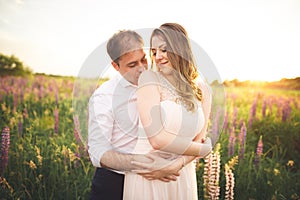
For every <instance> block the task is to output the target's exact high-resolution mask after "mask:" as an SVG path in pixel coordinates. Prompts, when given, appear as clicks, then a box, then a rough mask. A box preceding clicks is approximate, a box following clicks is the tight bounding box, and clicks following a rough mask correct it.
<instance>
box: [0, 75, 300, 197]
mask: <svg viewBox="0 0 300 200" xmlns="http://www.w3.org/2000/svg"><path fill="white" fill-rule="evenodd" d="M83 82H84V83H86V85H81V84H80V85H81V86H82V87H83V88H81V89H80V90H78V91H79V92H82V93H78V94H77V97H82V98H81V99H79V100H78V101H77V102H76V104H75V106H77V108H76V109H79V110H80V109H82V110H84V109H85V108H86V105H87V99H88V97H87V95H86V93H85V92H86V91H87V90H88V89H89V87H90V84H88V83H87V82H86V80H83ZM92 83H94V82H92ZM92 83H91V84H92ZM73 86H74V79H73V78H63V77H57V76H43V75H36V76H33V77H30V78H22V77H14V76H11V77H3V78H1V84H0V128H3V127H4V126H8V127H9V128H10V137H11V142H10V149H9V160H8V167H7V168H6V170H5V171H4V173H3V174H1V175H0V188H1V189H0V199H88V196H89V192H90V187H91V182H92V177H93V173H94V167H93V166H92V164H91V162H90V161H89V158H88V156H87V154H86V151H85V150H84V149H83V148H82V144H81V143H78V142H77V140H76V138H75V137H74V126H73V114H74V112H75V111H74V110H73V108H72V90H73ZM226 96H227V100H226V103H227V105H226V106H227V115H228V123H227V126H225V127H226V128H224V129H223V130H222V134H221V135H220V138H219V141H218V143H220V150H219V152H220V157H221V163H220V170H221V171H220V180H219V186H220V199H225V191H226V179H225V172H224V170H225V164H227V163H228V162H229V161H230V160H231V159H232V158H233V157H236V156H239V153H240V149H241V145H240V144H239V140H238V135H239V133H240V131H241V126H240V124H241V122H245V123H246V125H247V137H246V145H245V152H244V155H243V158H239V159H238V162H237V164H236V165H234V168H233V170H232V171H233V173H234V177H235V187H234V197H235V199H238V200H240V199H241V200H244V199H245V200H246V199H247V200H248V199H257V200H259V199H299V196H300V193H299V191H300V182H299V180H300V170H299V169H300V157H299V144H300V110H299V106H300V91H296V90H278V89H266V88H264V89H259V90H257V89H255V88H251V87H234V88H233V87H227V88H226ZM254 101H257V106H256V114H255V116H254V117H253V122H252V126H251V127H250V125H249V123H248V122H249V119H250V111H251V109H252V106H253V102H254ZM264 102H267V104H266V105H267V107H266V110H265V114H263V107H264V106H263V104H264ZM286 105H288V107H286ZM289 108H290V110H289ZM56 109H57V110H58V133H55V131H54V124H55V123H56V119H55V117H54V111H55V110H56ZM286 109H287V111H289V112H288V115H287V116H286V120H283V119H284V118H283V117H284V114H285V111H286ZM235 110H236V111H237V119H236V125H235V126H236V129H235V132H234V134H235V136H236V140H235V146H234V154H233V155H231V156H229V155H228V153H229V151H228V146H229V141H230V140H229V137H230V134H229V133H230V130H231V128H232V127H233V126H234V122H233V118H234V111H235ZM81 117H82V116H81ZM85 120H86V119H84V118H80V119H79V122H80V123H81V124H80V125H81V126H83V125H84V124H85ZM21 125H22V126H21ZM82 130H83V131H86V127H85V128H83V129H82ZM260 136H262V138H263V153H262V155H261V156H260V157H259V163H258V164H256V163H255V159H256V149H257V143H258V140H259V138H260ZM203 169H204V160H203V159H200V161H199V162H198V168H197V181H198V192H199V194H198V196H199V199H203V197H204V192H203V190H204V186H203V181H204V179H203Z"/></svg>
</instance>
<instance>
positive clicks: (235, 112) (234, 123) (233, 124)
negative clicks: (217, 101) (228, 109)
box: [232, 107, 238, 128]
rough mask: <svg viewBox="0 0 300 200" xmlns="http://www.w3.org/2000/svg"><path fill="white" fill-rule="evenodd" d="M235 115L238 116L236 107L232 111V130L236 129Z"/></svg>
mask: <svg viewBox="0 0 300 200" xmlns="http://www.w3.org/2000/svg"><path fill="white" fill-rule="evenodd" d="M237 114H238V109H237V107H234V110H233V117H232V126H233V127H234V128H236V120H237Z"/></svg>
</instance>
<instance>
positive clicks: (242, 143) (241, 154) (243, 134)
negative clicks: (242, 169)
mask: <svg viewBox="0 0 300 200" xmlns="http://www.w3.org/2000/svg"><path fill="white" fill-rule="evenodd" d="M246 137H247V128H246V124H245V122H244V123H243V125H242V127H241V130H240V133H239V142H240V151H239V159H243V158H244V153H245V144H246Z"/></svg>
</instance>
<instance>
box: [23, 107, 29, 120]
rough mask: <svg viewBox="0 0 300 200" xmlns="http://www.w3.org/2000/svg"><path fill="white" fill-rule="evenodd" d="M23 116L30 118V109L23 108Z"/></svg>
mask: <svg viewBox="0 0 300 200" xmlns="http://www.w3.org/2000/svg"><path fill="white" fill-rule="evenodd" d="M23 117H24V119H27V118H28V111H27V108H24V110H23Z"/></svg>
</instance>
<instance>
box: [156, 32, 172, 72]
mask: <svg viewBox="0 0 300 200" xmlns="http://www.w3.org/2000/svg"><path fill="white" fill-rule="evenodd" d="M151 46H152V48H151V53H152V58H151V59H153V60H154V61H155V64H156V66H157V68H158V70H159V71H161V72H163V73H166V74H169V73H170V72H172V71H173V67H172V65H171V62H170V61H169V59H168V55H167V44H166V42H165V41H164V40H163V39H162V38H161V37H160V36H157V35H156V36H153V37H152V41H151Z"/></svg>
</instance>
